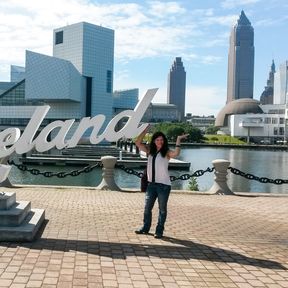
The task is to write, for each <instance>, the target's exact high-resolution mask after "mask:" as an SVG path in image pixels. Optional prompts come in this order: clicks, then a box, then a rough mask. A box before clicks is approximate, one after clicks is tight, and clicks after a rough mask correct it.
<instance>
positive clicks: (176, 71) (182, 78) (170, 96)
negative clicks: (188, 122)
mask: <svg viewBox="0 0 288 288" xmlns="http://www.w3.org/2000/svg"><path fill="white" fill-rule="evenodd" d="M167 92H168V93H167V103H168V104H174V105H176V106H177V108H178V110H179V112H180V115H181V121H183V120H184V117H185V93H186V72H185V69H184V66H183V62H182V60H181V57H176V59H175V60H174V63H173V65H172V67H171V69H170V72H169V74H168V91H167ZM175 120H176V119H175Z"/></svg>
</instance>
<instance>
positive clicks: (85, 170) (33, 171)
mask: <svg viewBox="0 0 288 288" xmlns="http://www.w3.org/2000/svg"><path fill="white" fill-rule="evenodd" d="M7 163H8V164H9V165H14V166H16V167H17V168H18V169H19V170H21V171H27V172H29V173H31V174H32V175H43V176H44V177H48V178H49V177H55V176H56V177H58V178H65V177H67V176H73V177H76V176H78V175H80V174H82V173H89V172H91V171H92V170H93V169H94V168H97V167H103V164H102V163H101V162H98V163H96V164H94V165H89V166H86V167H84V168H82V169H79V170H72V171H70V172H51V171H45V172H42V171H40V170H38V169H35V168H29V167H27V166H26V165H24V164H17V163H15V162H14V161H13V160H9V161H8V162H7ZM115 168H118V169H121V170H123V171H124V172H126V173H128V174H130V175H135V176H137V177H139V178H142V177H143V175H144V173H143V172H138V171H136V170H134V169H132V168H128V167H125V166H124V165H120V164H117V163H116V165H115ZM214 170H215V168H214V167H212V168H209V167H208V168H207V169H206V170H197V171H195V172H194V173H193V174H183V175H180V176H170V180H171V181H176V180H189V179H190V178H193V177H200V176H202V175H204V174H205V173H207V172H210V173H211V172H213V171H214ZM228 170H230V171H231V173H233V174H235V175H239V176H241V177H244V178H246V179H248V180H255V181H258V182H260V183H270V184H276V185H281V184H288V180H283V179H269V178H267V177H259V176H255V175H253V174H250V173H245V172H243V171H241V170H239V169H237V168H234V167H228Z"/></svg>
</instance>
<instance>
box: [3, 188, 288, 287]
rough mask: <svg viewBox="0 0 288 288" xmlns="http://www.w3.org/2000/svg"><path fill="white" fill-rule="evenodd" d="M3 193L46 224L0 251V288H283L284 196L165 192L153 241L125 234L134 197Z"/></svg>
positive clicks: (135, 212) (133, 219)
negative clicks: (41, 214)
mask: <svg viewBox="0 0 288 288" xmlns="http://www.w3.org/2000/svg"><path fill="white" fill-rule="evenodd" d="M1 190H2V191H3V190H4V191H9V189H7V188H3V189H1ZM12 190H13V191H16V192H17V200H30V201H31V202H32V208H44V209H46V219H47V222H46V223H45V224H46V225H45V229H44V230H43V231H42V233H41V234H40V235H39V238H38V239H37V240H35V241H34V242H32V243H4V242H1V243H0V287H9V288H12V287H13V288H16V287H17V288H21V287H47V288H48V287H59V288H62V287H63V288H64V287H123V288H129V287H139V288H140V287H141V288H142V287H167V288H170V287H171V288H172V287H197V288H198V287H212V288H214V287H215V288H217V287H226V288H233V287H240V288H248V287H270V288H276V287H288V270H287V269H288V249H287V248H288V197H240V196H216V195H215V196H208V195H191V194H187V193H186V194H185V193H181V194H180V193H172V194H171V197H170V200H169V211H168V213H169V214H168V218H167V224H166V230H165V237H164V238H163V239H155V238H154V237H153V236H152V234H151V235H136V234H135V233H134V230H135V229H136V228H138V227H139V226H140V225H141V222H142V213H143V202H144V194H142V193H123V192H113V191H98V190H95V189H84V188H75V187H74V188H73V187H71V188H62V189H57V188H47V187H45V188H43V187H41V188H40V187H37V188H33V187H25V188H14V189H12ZM10 191H11V189H10ZM156 206H157V205H156ZM155 208H156V209H155ZM155 208H154V209H155V210H154V219H153V226H152V227H153V228H155V220H156V213H157V207H155ZM151 232H154V230H152V231H151Z"/></svg>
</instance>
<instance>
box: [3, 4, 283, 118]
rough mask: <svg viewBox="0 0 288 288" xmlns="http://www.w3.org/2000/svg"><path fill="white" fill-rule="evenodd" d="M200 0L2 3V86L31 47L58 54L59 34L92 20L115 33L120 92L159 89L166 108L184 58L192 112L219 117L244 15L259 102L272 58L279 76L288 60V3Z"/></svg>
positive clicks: (116, 82)
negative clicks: (170, 74) (234, 35)
mask: <svg viewBox="0 0 288 288" xmlns="http://www.w3.org/2000/svg"><path fill="white" fill-rule="evenodd" d="M194 2H196V1H170V2H167V1H165V2H164V1H137V2H136V1H134V2H129V3H128V2H127V3H123V1H110V2H108V3H107V1H102V0H101V1H97V2H96V1H83V0H75V1H70V0H61V1H51V3H50V2H49V3H45V2H43V1H36V0H28V1H20V0H15V1H5V2H3V3H0V8H1V9H0V11H1V12H0V14H1V17H0V21H1V22H0V23H1V27H2V28H1V30H0V39H1V47H0V52H1V53H0V55H1V56H0V63H1V65H0V81H9V77H10V65H20V66H24V65H25V63H24V61H25V50H26V49H27V50H31V51H34V52H38V53H43V54H47V55H52V51H51V42H52V38H53V33H51V31H53V29H55V28H57V27H62V26H65V25H67V24H73V23H77V22H81V21H86V22H90V23H93V24H96V25H102V26H104V27H108V28H111V29H114V30H115V62H114V90H120V89H130V88H139V95H140V98H141V97H142V96H143V95H144V93H145V92H146V90H147V89H149V88H154V87H159V88H160V89H159V91H158V92H157V94H156V96H155V98H154V101H153V102H158V103H159V102H160V103H166V98H167V71H169V68H170V66H171V62H172V61H173V59H175V57H181V58H182V61H183V62H184V63H185V70H186V82H187V84H186V112H191V113H193V114H194V115H211V114H213V115H215V116H216V115H217V113H218V112H219V110H220V109H221V108H222V107H223V106H224V105H225V102H226V95H227V93H226V91H227V68H228V64H227V63H228V47H229V34H230V31H231V28H232V27H233V25H234V24H235V23H236V20H237V19H238V18H239V15H240V13H241V10H244V12H245V14H246V15H247V17H248V19H249V20H250V22H251V24H252V26H253V27H254V37H255V43H254V46H255V73H254V99H257V100H259V99H260V95H261V93H262V92H263V90H264V87H265V85H266V81H267V75H268V74H269V70H270V65H271V62H272V59H274V60H275V65H276V70H277V69H278V68H279V65H280V64H281V63H284V62H285V61H286V60H287V59H288V53H287V52H286V51H287V48H286V47H287V44H288V43H287V38H285V35H286V34H287V21H288V16H287V11H288V4H287V3H286V1H284V0H275V1H269V3H268V2H267V1H265V2H264V1H261V0H239V1H232V0H223V1H216V2H217V3H215V1H208V0H205V1H201V3H194ZM197 2H199V1H197ZM285 32H286V33H285ZM285 49H286V51H285Z"/></svg>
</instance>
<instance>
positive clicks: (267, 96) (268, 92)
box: [260, 60, 275, 104]
mask: <svg viewBox="0 0 288 288" xmlns="http://www.w3.org/2000/svg"><path fill="white" fill-rule="evenodd" d="M274 74H275V63H274V60H272V65H271V69H270V72H269V78H268V80H267V85H266V86H265V89H264V91H263V92H262V94H261V97H260V103H261V104H273V94H274Z"/></svg>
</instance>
